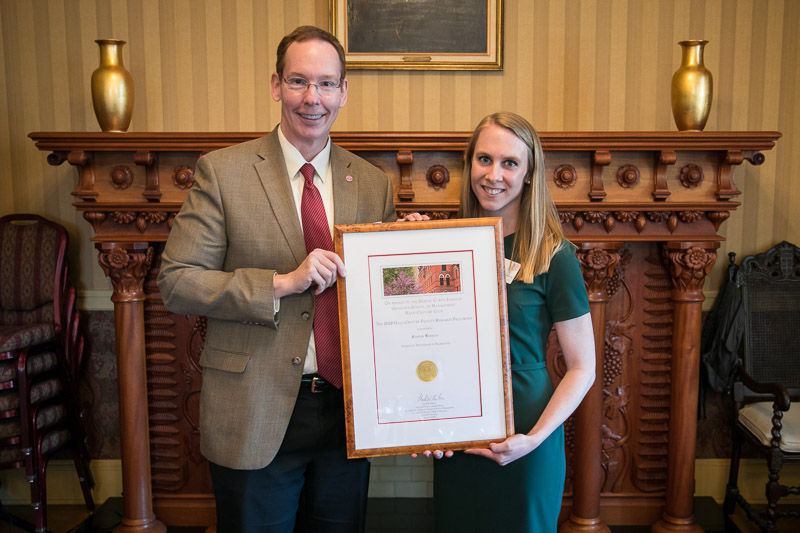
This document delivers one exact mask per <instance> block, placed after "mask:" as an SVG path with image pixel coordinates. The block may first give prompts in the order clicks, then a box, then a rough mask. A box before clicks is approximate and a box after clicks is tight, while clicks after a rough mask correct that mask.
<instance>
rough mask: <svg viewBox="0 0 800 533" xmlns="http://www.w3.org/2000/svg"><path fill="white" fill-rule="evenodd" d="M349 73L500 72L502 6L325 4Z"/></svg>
mask: <svg viewBox="0 0 800 533" xmlns="http://www.w3.org/2000/svg"><path fill="white" fill-rule="evenodd" d="M330 14H331V29H332V32H333V34H334V35H335V36H336V37H337V38H338V39H339V41H340V42H341V43H342V46H343V47H344V50H345V58H346V60H347V68H348V69H350V70H362V69H373V70H502V69H503V0H424V1H422V2H413V3H408V2H405V1H404V0H383V1H381V2H376V1H374V0H372V1H370V0H330Z"/></svg>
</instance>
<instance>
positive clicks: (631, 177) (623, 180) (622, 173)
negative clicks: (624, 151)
mask: <svg viewBox="0 0 800 533" xmlns="http://www.w3.org/2000/svg"><path fill="white" fill-rule="evenodd" d="M617 183H619V185H620V187H624V188H626V189H630V188H632V187H635V186H636V185H638V184H639V169H638V168H636V167H635V166H633V165H623V166H621V167H619V169H617Z"/></svg>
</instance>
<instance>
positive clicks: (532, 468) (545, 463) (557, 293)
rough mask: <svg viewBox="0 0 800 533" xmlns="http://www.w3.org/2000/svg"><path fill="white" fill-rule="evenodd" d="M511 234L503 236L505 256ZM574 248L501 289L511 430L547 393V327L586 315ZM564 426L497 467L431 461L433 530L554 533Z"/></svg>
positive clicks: (529, 424) (479, 461)
mask: <svg viewBox="0 0 800 533" xmlns="http://www.w3.org/2000/svg"><path fill="white" fill-rule="evenodd" d="M513 239H514V236H513V235H509V236H507V237H506V238H505V251H506V257H509V256H510V255H511V249H512V246H513V242H514V240H513ZM574 251H575V249H574V248H573V246H572V245H571V244H569V243H565V245H564V246H563V247H562V248H561V249H560V250H559V251H558V252H557V253H556V254H555V256H553V259H552V260H551V262H550V269H549V271H548V272H546V273H545V274H542V275H539V276H536V277H535V278H534V280H533V283H530V284H528V283H523V282H521V281H514V282H512V283H511V284H510V285H507V286H506V287H507V294H508V323H509V338H510V348H511V370H512V390H513V394H514V428H515V431H516V432H517V433H528V432H529V431H530V430H531V428H533V426H534V424H535V423H536V421H537V420H538V419H539V416H540V415H541V413H542V411H544V408H545V406H546V405H547V402H548V400H549V399H550V396H552V394H553V383H552V381H551V380H550V376H549V375H548V373H547V369H546V368H545V362H546V351H547V339H548V337H549V335H550V331H551V329H552V327H553V322H561V321H564V320H569V319H572V318H576V317H579V316H581V315H584V314H586V313H588V312H589V301H588V298H587V296H586V289H585V286H584V283H583V277H582V276H581V269H580V265H579V263H578V260H577V259H576V258H575V254H574ZM565 470H566V466H565V459H564V427H563V426H559V427H558V429H556V430H555V431H554V432H553V433H552V434H551V435H550V436H549V437H548V438H547V439H546V440H545V441H544V442H543V443H542V444H541V445H540V446H539V447H538V448H536V449H535V450H534V451H532V452H531V453H529V454H528V455H526V456H524V457H522V458H520V459H517V460H516V461H514V462H512V463H510V464H508V465H506V466H500V465H498V464H497V463H495V462H494V461H491V460H489V459H486V458H483V457H480V456H475V455H467V454H464V453H461V452H457V453H456V454H455V455H454V456H453V457H452V458H450V459H441V460H436V461H434V507H435V511H436V512H435V514H436V531H437V532H438V533H449V532H459V533H463V532H476V533H477V532H480V533H491V532H493V531H502V532H504V533H506V532H508V533H511V532H526V533H527V532H535V533H539V532H553V533H555V531H556V529H557V520H558V514H559V511H560V509H561V497H562V494H563V491H564V475H565Z"/></svg>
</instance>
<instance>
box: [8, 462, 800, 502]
mask: <svg viewBox="0 0 800 533" xmlns="http://www.w3.org/2000/svg"><path fill="white" fill-rule="evenodd" d="M728 464H729V461H728V459H698V460H697V461H695V496H710V497H712V498H714V500H715V501H717V502H718V503H721V502H722V500H724V499H725V485H726V484H727V482H728ZM91 468H92V475H93V476H94V481H95V489H94V492H93V497H94V500H95V502H96V503H102V502H104V501H106V500H107V499H108V498H111V497H118V496H121V495H122V464H121V462H120V461H119V460H118V459H98V460H95V461H92V463H91ZM766 477H767V470H766V466H765V463H764V461H762V460H759V459H743V460H742V462H741V465H740V467H739V487H740V490H741V492H742V495H743V496H744V497H745V498H747V499H748V500H749V501H750V502H751V503H754V504H763V503H766V498H765V496H764V484H765V483H766ZM781 481H783V482H785V483H791V484H793V485H800V465H786V466H784V467H783V470H782V475H781ZM47 495H48V496H47V501H48V503H52V504H63V505H75V504H81V503H83V499H82V496H81V491H80V485H79V483H78V476H77V474H76V473H75V467H74V465H73V463H72V461H70V460H58V461H50V464H49V466H48V467H47ZM787 500H792V501H794V502H797V503H800V496H791V497H789V498H787ZM0 501H2V502H3V503H4V504H6V505H24V504H27V503H30V501H31V500H30V485H29V484H28V482H27V480H26V479H25V471H24V469H16V470H3V471H0Z"/></svg>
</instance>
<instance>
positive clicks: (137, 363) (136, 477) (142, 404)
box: [97, 242, 167, 533]
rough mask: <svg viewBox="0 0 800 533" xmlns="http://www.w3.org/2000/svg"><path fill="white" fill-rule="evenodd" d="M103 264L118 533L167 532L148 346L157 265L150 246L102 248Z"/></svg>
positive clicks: (140, 243) (140, 244) (101, 260)
mask: <svg viewBox="0 0 800 533" xmlns="http://www.w3.org/2000/svg"><path fill="white" fill-rule="evenodd" d="M97 249H98V250H100V256H99V258H98V260H99V262H100V266H101V267H103V271H104V272H105V273H106V276H108V277H110V278H111V283H112V285H113V286H114V294H113V295H112V296H111V301H112V302H114V327H115V328H116V332H117V335H116V348H117V382H118V384H119V415H120V416H119V418H120V421H119V422H120V441H121V447H122V467H123V468H122V493H123V494H124V495H125V497H124V499H123V515H122V522H121V524H120V525H119V526H117V527H116V528H115V529H114V531H116V532H117V533H134V532H135V533H143V532H154V533H162V532H166V530H167V528H166V526H165V525H164V524H162V523H161V522H159V521H158V520H156V516H155V514H154V513H153V496H152V491H151V488H150V442H149V438H148V420H147V375H146V371H145V344H144V342H145V341H144V306H143V302H144V299H145V295H144V290H143V286H144V279H145V275H146V274H147V269H148V268H149V267H150V263H151V262H152V261H153V249H152V248H150V247H149V246H148V243H146V242H134V243H124V244H121V243H112V242H110V243H98V244H97Z"/></svg>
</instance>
